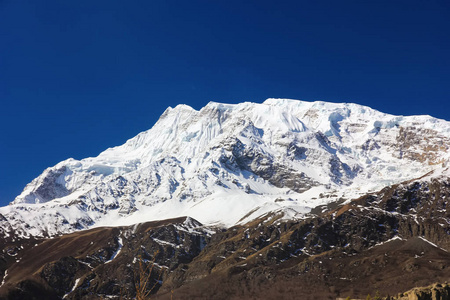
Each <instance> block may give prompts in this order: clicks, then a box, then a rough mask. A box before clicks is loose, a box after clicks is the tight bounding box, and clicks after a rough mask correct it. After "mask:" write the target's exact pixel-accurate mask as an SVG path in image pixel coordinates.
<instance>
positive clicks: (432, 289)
mask: <svg viewBox="0 0 450 300" xmlns="http://www.w3.org/2000/svg"><path fill="white" fill-rule="evenodd" d="M393 299H394V300H450V285H449V284H448V283H444V284H440V283H436V284H433V285H430V286H428V287H417V288H414V289H412V290H410V291H407V292H405V293H402V294H400V295H398V296H397V297H393Z"/></svg>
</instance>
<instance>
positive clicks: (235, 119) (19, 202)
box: [0, 99, 450, 237]
mask: <svg viewBox="0 0 450 300" xmlns="http://www.w3.org/2000/svg"><path fill="white" fill-rule="evenodd" d="M449 140H450V123H449V122H447V121H444V120H439V119H436V118H433V117H430V116H394V115H389V114H385V113H381V112H379V111H376V110H374V109H372V108H369V107H366V106H361V105H357V104H348V103H342V104H336V103H327V102H319V101H318V102H305V101H298V100H288V99H268V100H266V101H265V102H263V103H262V104H256V103H247V102H245V103H240V104H236V105H231V104H221V103H215V102H210V103H209V104H208V105H206V106H205V107H204V108H202V109H201V110H199V111H197V110H195V109H193V108H191V107H189V106H187V105H178V106H176V107H175V108H170V107H169V108H168V109H167V110H166V111H165V112H164V113H163V114H162V116H161V117H160V119H159V120H158V121H157V122H156V124H155V125H154V126H153V127H152V128H151V129H149V130H147V131H144V132H142V133H140V134H138V135H137V136H136V137H134V138H132V139H130V140H128V141H127V142H126V143H125V144H123V145H121V146H118V147H114V148H109V149H107V150H105V151H104V152H102V153H100V155H98V156H97V157H91V158H85V159H82V160H75V159H67V160H65V161H62V162H60V163H58V164H57V165H56V166H54V167H51V168H48V169H46V170H45V171H44V172H43V173H42V174H41V175H40V176H39V177H37V178H36V179H34V180H33V181H32V182H31V183H29V184H28V185H27V186H26V187H25V189H24V190H23V192H22V193H21V194H20V195H19V196H17V198H16V199H15V200H14V201H13V202H12V203H11V204H10V205H9V206H7V207H3V208H0V225H1V227H0V231H3V235H5V236H19V237H20V236H22V237H27V236H37V237H39V236H40V237H42V236H55V235H59V234H61V233H70V232H74V231H78V230H82V229H88V228H92V227H98V226H119V225H124V226H125V225H132V224H135V223H139V222H144V221H151V220H160V219H168V218H176V217H180V216H190V217H193V218H195V219H197V220H198V221H200V222H201V223H203V224H207V225H218V226H223V227H229V226H232V225H235V224H238V223H245V222H248V221H250V220H253V219H255V218H258V217H261V216H262V215H265V214H267V213H276V214H281V215H283V217H284V218H287V219H293V218H301V217H303V216H305V215H307V214H309V213H310V212H311V211H312V210H313V209H314V208H316V207H319V206H321V205H325V204H329V203H331V202H339V203H342V202H345V201H350V200H351V199H354V198H358V197H360V196H362V195H365V194H367V193H369V192H375V191H379V190H381V189H382V188H384V187H386V186H390V185H393V184H396V183H400V182H404V181H406V180H411V179H415V178H419V177H422V176H424V175H427V176H429V177H430V178H432V177H437V176H440V174H442V173H445V174H448V173H449V172H448V168H447V166H448V161H449V158H450V154H449V152H448V145H450V142H449Z"/></svg>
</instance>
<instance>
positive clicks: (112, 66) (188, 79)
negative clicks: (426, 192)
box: [0, 0, 450, 205]
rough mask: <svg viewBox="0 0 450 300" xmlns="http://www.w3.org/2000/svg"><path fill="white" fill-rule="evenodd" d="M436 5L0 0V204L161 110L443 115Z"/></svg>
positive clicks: (445, 52)
mask: <svg viewBox="0 0 450 300" xmlns="http://www.w3.org/2000/svg"><path fill="white" fill-rule="evenodd" d="M449 55H450V1H448V0H442V1H434V0H429V1H416V0H409V1H397V0H377V1H361V0H355V1H345V0H344V1H336V0H324V1H298V0H297V1H244V0H241V1H233V0H231V1H230V0H227V1H218V0H217V1H216V0H214V1H211V0H208V1H197V0H193V1H170V0H167V1H160V0H136V1H116V0H108V1H106V0H95V1H92V0H89V1H84V0H77V1H61V0H47V1H39V0H0V99H1V108H0V128H1V130H0V163H1V165H0V166H1V169H0V205H6V204H7V203H8V202H10V201H11V200H13V199H14V197H15V196H16V195H17V194H19V193H20V192H21V190H22V189H23V187H24V186H25V185H26V184H27V183H28V182H30V181H31V180H32V179H33V178H35V177H36V176H38V175H39V174H40V173H41V172H42V171H43V170H44V169H45V168H46V167H49V166H53V165H55V164H56V163H58V162H59V161H61V160H64V159H67V158H69V157H73V158H76V159H82V158H84V157H88V156H96V155H97V154H98V153H100V152H101V151H103V150H105V149H106V148H108V147H112V146H116V145H120V144H122V143H124V142H125V141H126V140H127V139H129V138H131V137H133V136H134V135H136V134H137V133H139V132H140V131H144V130H147V129H149V128H151V126H152V125H153V124H154V123H155V122H156V120H157V118H158V117H159V115H160V114H161V113H162V112H163V111H164V110H165V109H166V107H167V106H176V105H177V104H180V103H184V104H188V105H191V106H193V107H194V108H196V109H199V108H201V107H202V106H204V105H205V104H206V103H208V102H209V101H218V102H226V103H237V102H241V101H253V102H262V101H264V100H265V99H266V98H269V97H275V98H293V99H303V100H309V101H314V100H323V101H331V102H354V103H359V104H364V105H368V106H371V107H373V108H375V109H378V110H381V111H383V112H387V113H392V114H402V115H411V114H429V115H432V116H435V117H438V118H442V119H446V120H450V104H449V100H450V98H449V96H450V58H449Z"/></svg>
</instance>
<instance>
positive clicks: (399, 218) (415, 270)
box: [0, 179, 450, 299]
mask: <svg viewBox="0 0 450 300" xmlns="http://www.w3.org/2000/svg"><path fill="white" fill-rule="evenodd" d="M449 196H450V183H449V181H448V179H445V180H443V179H441V180H437V179H434V180H431V181H423V180H414V181H410V182H405V183H403V184H399V185H395V186H392V187H389V188H385V189H383V190H382V191H380V192H378V193H374V194H370V195H366V196H364V197H361V198H359V199H355V200H353V201H351V202H348V203H347V202H346V203H344V204H341V205H338V206H336V205H329V206H324V207H320V208H318V209H316V210H315V213H314V214H313V213H311V214H310V215H309V216H308V217H307V218H305V219H302V220H284V219H283V218H282V216H281V215H273V214H272V215H266V216H264V217H262V218H260V219H257V220H254V221H252V222H250V223H247V224H243V225H239V226H234V227H232V228H229V229H227V230H216V232H214V231H212V229H207V228H204V227H203V226H202V225H201V224H199V223H198V222H196V221H195V220H193V219H190V218H179V219H172V220H165V221H159V222H149V223H143V224H138V225H135V226H132V227H115V228H95V229H91V230H86V231H80V232H77V233H73V234H69V235H63V236H59V237H56V238H52V239H41V240H34V239H25V240H22V241H15V242H13V241H11V240H9V241H7V242H4V244H3V245H2V250H3V251H2V253H1V257H0V269H1V270H0V271H2V273H3V274H6V275H4V276H3V279H2V280H3V284H2V286H1V288H0V293H1V298H2V299H61V298H62V297H65V299H103V298H107V297H108V298H114V297H116V298H118V299H119V298H132V297H134V296H135V293H136V286H135V284H136V282H138V280H139V276H141V275H144V276H145V277H148V278H150V281H149V284H148V286H147V287H146V288H147V290H148V291H149V292H151V293H152V296H151V298H152V299H336V298H338V297H343V298H344V299H345V298H346V297H352V298H362V299H365V297H366V296H367V295H368V294H371V295H375V294H379V295H380V296H382V297H387V296H390V297H393V296H396V297H397V296H399V293H403V292H404V291H406V290H409V289H412V288H414V287H418V286H428V285H430V284H432V283H435V282H440V283H444V282H449V281H450V253H449V250H450V226H449V222H448V220H449V219H450V207H449V205H448V201H447V199H448V197H449ZM139 265H143V266H148V267H149V269H148V270H146V271H145V272H144V274H142V272H141V271H139ZM150 269H151V270H150ZM5 271H6V273H5ZM444 287H445V285H444ZM416 294H417V295H418V293H416ZM435 294H436V293H435ZM441 294H442V295H444V292H442V293H441ZM404 295H406V296H405V297H415V296H408V295H413V294H411V293H410V294H407V293H405V294H404ZM423 295H428V294H425V292H424V293H423ZM417 297H419V296H417ZM420 297H422V296H420ZM423 297H425V298H423ZM423 297H422V298H409V299H435V298H426V297H428V296H423ZM436 299H445V298H436Z"/></svg>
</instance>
